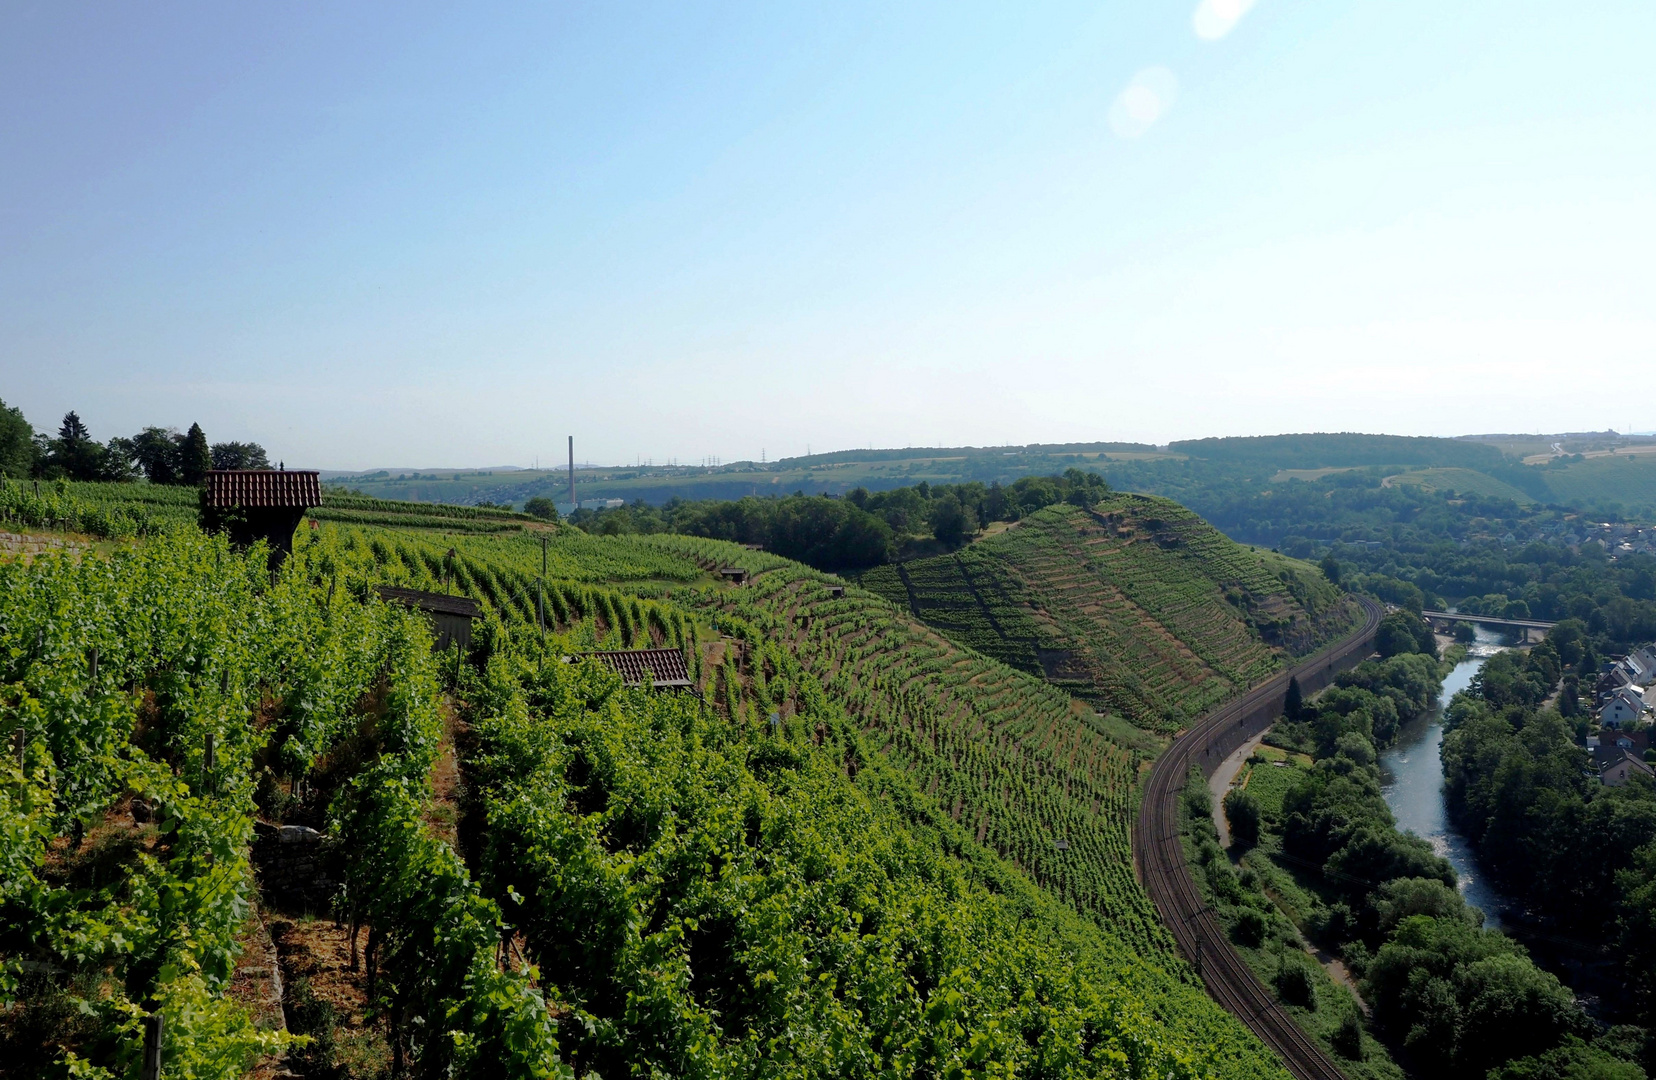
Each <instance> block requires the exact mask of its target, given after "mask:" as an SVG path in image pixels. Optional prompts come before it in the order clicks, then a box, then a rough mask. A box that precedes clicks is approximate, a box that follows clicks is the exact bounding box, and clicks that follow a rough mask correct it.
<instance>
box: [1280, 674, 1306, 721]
mask: <svg viewBox="0 0 1656 1080" xmlns="http://www.w3.org/2000/svg"><path fill="white" fill-rule="evenodd" d="M1304 711H1305V692H1304V691H1303V690H1301V689H1300V684H1299V679H1297V678H1293V677H1290V678H1289V680H1288V696H1287V697H1285V698H1284V699H1283V700H1282V715H1283V716H1286V717H1287V718H1288V719H1289V720H1291V721H1298V720H1299V718H1300V713H1302V712H1304Z"/></svg>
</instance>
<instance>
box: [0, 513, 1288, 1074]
mask: <svg viewBox="0 0 1656 1080" xmlns="http://www.w3.org/2000/svg"><path fill="white" fill-rule="evenodd" d="M59 494H62V493H59ZM31 497H32V493H31ZM364 509H365V510H366V509H369V508H364ZM373 512H374V513H379V512H384V511H380V510H377V509H374V510H373ZM319 516H320V515H319ZM313 520H315V519H313ZM543 542H544V544H543ZM105 546H109V545H105ZM113 548H114V550H113V551H112V552H107V553H106V552H105V551H104V550H103V548H102V547H100V549H99V550H98V551H95V552H90V553H86V554H83V555H80V556H78V557H71V556H67V555H63V556H58V555H45V556H40V557H37V558H36V559H34V560H33V561H32V562H23V561H18V562H12V563H7V564H4V565H0V658H4V660H5V663H6V664H7V669H6V670H5V671H4V673H3V678H4V682H3V684H0V695H3V696H0V710H3V711H0V726H3V727H4V732H3V733H4V734H5V735H6V736H7V737H8V739H9V741H8V743H7V746H8V747H11V748H12V749H13V750H14V751H18V752H16V753H13V754H12V755H11V756H10V757H8V759H7V764H6V765H5V766H4V767H0V772H3V776H0V800H3V801H0V817H3V819H4V822H3V824H4V832H3V836H4V839H5V843H6V850H5V852H4V867H5V878H4V879H3V881H0V889H3V890H4V892H3V893H0V904H3V909H0V910H3V918H0V926H3V927H4V938H3V940H0V958H3V965H4V966H3V967H0V976H3V978H4V983H3V984H0V993H3V994H4V996H5V999H6V1001H7V1002H8V1003H9V1005H10V1007H9V1008H8V1009H7V1010H6V1011H5V1012H4V1014H3V1015H0V1048H3V1049H4V1051H5V1054H6V1057H5V1060H6V1062H7V1064H5V1065H0V1073H7V1074H12V1073H16V1070H17V1069H18V1068H23V1069H24V1071H23V1072H22V1073H17V1074H18V1075H51V1074H52V1073H53V1072H57V1073H60V1074H64V1075H79V1076H94V1077H95V1076H105V1075H108V1076H123V1075H128V1074H131V1073H132V1071H133V1070H134V1069H135V1068H136V1062H137V1061H138V1058H139V1056H140V1054H141V1052H142V1047H143V1042H144V1038H145V1030H146V1023H147V1018H148V1017H151V1016H156V1015H159V1016H161V1017H163V1018H164V1020H165V1025H164V1026H165V1030H166V1032H167V1036H166V1040H165V1050H164V1053H165V1059H166V1063H167V1068H168V1072H167V1075H189V1076H225V1077H229V1076H240V1075H243V1074H244V1073H245V1072H246V1071H247V1070H249V1069H259V1068H263V1069H265V1070H266V1072H268V1071H269V1070H270V1069H272V1068H275V1067H277V1066H276V1065H275V1064H273V1063H277V1062H279V1063H281V1067H283V1068H290V1069H293V1070H295V1071H297V1072H299V1073H300V1074H301V1075H313V1076H340V1077H343V1076H370V1075H383V1074H386V1073H400V1074H404V1075H420V1076H425V1075H478V1076H481V1075H541V1076H555V1075H571V1074H582V1073H585V1072H587V1071H588V1070H594V1071H596V1072H598V1073H599V1074H600V1075H614V1074H617V1073H623V1072H647V1073H654V1074H658V1075H706V1076H724V1075H758V1074H760V1073H766V1074H769V1073H772V1072H776V1071H781V1072H786V1073H789V1074H796V1075H806V1074H810V1075H836V1076H838V1075H847V1074H851V1075H875V1074H879V1075H886V1074H891V1075H897V1074H905V1075H914V1074H920V1073H930V1074H944V1073H950V1074H956V1075H989V1074H990V1073H1010V1072H1021V1073H1025V1074H1030V1075H1050V1076H1087V1075H1175V1076H1177V1075H1191V1076H1198V1075H1204V1074H1212V1075H1223V1076H1279V1075H1280V1073H1279V1072H1278V1071H1277V1066H1275V1065H1274V1064H1273V1063H1272V1062H1271V1061H1270V1059H1269V1057H1268V1056H1267V1055H1266V1054H1265V1053H1264V1051H1263V1050H1262V1048H1261V1047H1259V1045H1258V1044H1257V1043H1256V1042H1255V1041H1254V1040H1253V1039H1252V1037H1251V1036H1250V1035H1248V1034H1247V1033H1246V1031H1245V1030H1244V1029H1242V1028H1241V1027H1240V1025H1238V1024H1236V1023H1235V1022H1234V1021H1233V1020H1232V1019H1231V1018H1229V1017H1228V1016H1226V1015H1225V1014H1224V1013H1223V1012H1222V1011H1221V1010H1219V1009H1218V1008H1217V1006H1215V1005H1214V1004H1213V1003H1212V1002H1210V1001H1209V1000H1208V999H1207V998H1206V996H1205V995H1204V994H1203V993H1202V991H1201V990H1200V986H1199V983H1198V982H1197V981H1196V980H1195V979H1194V978H1193V976H1192V974H1191V973H1190V972H1189V970H1188V969H1187V968H1186V967H1185V965H1184V964H1183V962H1182V961H1181V960H1180V959H1179V958H1178V957H1177V956H1176V954H1175V953H1174V952H1173V951H1172V949H1171V946H1170V943H1169V941H1168V939H1167V936H1166V933H1165V931H1164V930H1163V929H1162V928H1161V926H1160V924H1159V923H1158V921H1157V920H1156V917H1155V914H1154V912H1153V911H1152V909H1151V908H1150V905H1149V903H1148V901H1147V900H1146V898H1145V896H1144V894H1143V891H1142V890H1141V889H1140V887H1139V886H1138V884H1137V882H1136V881H1135V880H1134V877H1133V872H1132V861H1131V852H1130V849H1129V846H1128V840H1127V829H1128V825H1129V823H1130V821H1131V817H1132V814H1133V811H1134V807H1135V804H1136V800H1137V782H1138V781H1137V778H1138V775H1139V772H1140V769H1141V767H1142V765H1143V764H1144V762H1145V760H1146V759H1147V757H1148V756H1149V755H1150V754H1152V753H1153V752H1154V750H1155V749H1156V746H1157V743H1156V741H1155V740H1154V739H1152V738H1151V737H1149V736H1147V735H1145V734H1144V733H1142V732H1140V731H1138V730H1136V729H1134V728H1133V727H1131V726H1130V725H1127V724H1125V723H1123V722H1122V721H1121V720H1120V719H1119V718H1117V717H1113V716H1105V715H1101V714H1100V713H1098V712H1097V711H1095V710H1094V709H1093V708H1091V707H1090V706H1089V705H1087V704H1086V703H1084V702H1081V701H1078V700H1076V699H1074V698H1072V697H1070V695H1069V694H1067V693H1066V692H1064V690H1063V689H1061V688H1058V687H1054V686H1052V685H1049V684H1048V683H1046V682H1044V681H1043V680H1041V679H1039V678H1036V677H1034V676H1031V675H1029V674H1027V673H1025V672H1021V671H1018V670H1016V669H1015V668H1012V667H1009V666H1008V665H1006V664H1003V663H1001V662H999V661H998V660H995V659H992V658H990V657H988V656H985V655H983V654H981V653H979V652H976V651H973V650H971V649H968V648H963V647H961V646H960V645H958V644H956V643H955V642H953V641H951V640H950V639H949V638H948V637H946V636H944V635H943V634H940V633H938V632H936V631H935V630H933V629H931V628H930V627H928V626H926V625H925V624H924V623H922V622H919V621H917V620H915V619H914V618H912V616H911V615H910V614H909V612H907V611H906V610H904V609H903V608H901V607H898V606H894V605H893V604H891V603H889V602H888V601H886V600H884V599H882V598H881V597H879V596H877V595H875V594H873V593H871V592H868V591H866V590H864V589H861V588H859V587H857V586H856V585H849V586H847V585H846V583H844V582H841V581H839V580H838V579H835V578H832V577H830V576H829V575H825V574H822V573H820V572H817V571H814V570H810V569H808V568H805V567H803V566H800V565H799V564H796V563H792V562H789V561H788V560H785V559H781V558H778V557H776V556H774V555H769V554H766V553H764V552H758V551H752V550H748V549H744V548H742V547H740V546H737V545H734V544H726V543H722V542H718V541H710V540H701V539H695V538H689V537H677V536H654V537H647V536H633V537H592V536H587V535H585V534H583V533H581V532H580V531H579V530H575V529H571V528H567V527H562V528H555V529H552V528H549V529H542V530H537V531H533V532H530V531H517V530H512V531H508V532H498V531H492V532H478V531H475V530H474V529H469V528H467V526H466V524H465V523H458V527H456V528H454V529H449V528H443V529H441V530H438V529H435V528H421V527H417V526H415V527H407V528H396V529H387V528H384V527H383V526H380V525H379V524H377V523H375V522H373V521H372V520H371V519H362V520H356V521H351V522H336V521H331V520H319V521H316V524H315V525H309V524H307V525H304V526H302V527H301V528H300V530H299V532H298V535H297V536H296V540H295V553H294V555H293V556H292V557H290V558H289V559H288V560H287V562H286V564H285V565H284V566H283V568H282V569H281V571H280V573H279V574H275V575H272V574H270V573H269V572H268V571H267V570H266V564H265V561H264V555H263V553H262V551H258V550H255V551H253V552H250V553H239V552H237V551H235V550H233V549H231V548H229V547H227V546H225V545H224V543H223V541H222V540H221V539H217V538H210V537H206V536H204V535H202V534H201V533H199V532H198V531H196V530H194V529H193V528H190V527H187V526H183V525H174V524H167V523H161V524H157V525H156V526H155V527H154V528H153V530H152V534H151V535H149V536H148V537H147V538H142V539H139V540H136V541H122V542H118V543H116V544H114V545H113ZM543 562H544V565H545V568H546V575H545V578H544V579H542V578H541V568H542V565H543ZM730 566H741V567H744V568H746V569H747V570H748V571H749V572H750V574H751V578H750V580H748V581H747V582H746V583H743V584H732V583H731V582H729V581H727V580H724V579H722V578H721V576H720V575H719V574H718V571H719V569H721V568H724V567H730ZM385 584H390V585H403V586H411V587H414V588H422V589H428V590H432V591H438V592H455V593H464V594H466V595H469V596H472V597H474V598H476V599H478V600H479V601H481V602H482V603H483V605H484V607H485V611H486V615H485V618H484V620H483V621H482V622H481V623H479V624H478V626H477V628H476V630H475V632H474V634H473V637H472V642H471V645H470V646H469V647H468V648H467V649H466V650H465V651H464V652H463V653H456V652H455V651H454V650H450V651H449V652H448V653H446V654H443V653H437V652H434V651H432V647H431V637H430V631H429V629H428V626H427V624H426V622H425V620H424V619H423V618H421V617H419V616H418V615H416V614H413V613H411V612H408V611H406V610H404V609H402V608H398V607H393V606H387V605H386V604H384V603H382V602H381V600H380V599H379V596H378V594H377V593H376V592H375V589H374V587H375V586H377V585H385ZM543 626H544V629H542V627H543ZM643 647H658V648H674V649H679V650H682V651H683V653H684V654H685V656H686V658H687V660H688V666H689V669H690V671H691V674H692V680H693V689H692V692H691V693H688V694H675V695H653V694H649V693H647V692H644V691H642V690H636V689H628V688H625V687H623V686H621V685H620V681H619V679H618V678H617V677H616V676H615V675H613V674H612V673H610V672H609V671H608V670H607V669H605V668H603V667H601V666H600V665H598V664H595V663H581V662H566V661H570V660H573V661H578V660H579V658H580V657H581V656H582V655H583V654H585V653H589V652H592V651H595V650H603V649H629V648H643ZM19 748H20V750H19ZM296 830H298V831H299V832H302V833H304V834H305V835H309V836H311V837H312V838H313V839H314V840H315V841H316V843H317V844H318V845H320V846H319V847H318V849H317V850H318V851H319V852H320V853H321V854H319V855H318V856H317V866H316V868H315V869H314V873H315V874H316V875H317V881H318V886H317V891H314V892H313V894H311V895H309V896H308V899H306V900H305V901H304V902H302V903H296V902H294V901H292V900H291V898H290V897H288V896H287V895H286V894H285V893H283V892H281V891H280V890H277V889H275V888H274V887H273V886H270V885H269V882H268V881H267V880H266V875H267V873H268V869H269V868H268V866H267V864H266V863H265V862H263V861H261V860H262V859H263V858H264V856H263V855H260V854H259V853H260V852H261V851H265V850H266V848H262V847H261V844H266V843H267V841H270V842H273V841H271V840H270V838H272V837H274V836H277V835H281V836H286V835H287V834H288V833H291V832H295V831H296ZM261 838H263V839H261ZM272 938H274V945H271V944H270V942H271V939H272ZM261 949H263V950H264V952H263V953H262V954H261ZM307 950H308V951H307ZM329 950H332V951H331V952H330V951H329ZM276 953H280V967H281V970H282V972H283V973H284V978H285V979H286V980H287V986H286V989H285V998H284V999H283V1001H282V1007H281V1008H280V1009H278V1010H276V1011H275V1012H272V1011H271V1010H270V1009H269V1008H268V1007H266V1008H263V1009H261V1008H260V1007H259V1004H258V1002H256V1001H254V1000H253V999H252V998H251V997H250V996H249V995H248V994H247V993H246V992H245V987H246V984H247V983H248V980H249V973H250V972H257V971H258V970H259V964H260V963H261V962H262V961H261V960H260V956H261V955H268V956H274V955H276ZM330 957H331V958H332V959H330ZM296 958H297V959H296ZM347 958H348V959H347ZM299 960H302V961H303V963H298V961H299ZM23 1063H27V1064H26V1065H25V1064H23ZM261 1063H262V1064H261ZM485 1063H487V1064H485ZM502 1068H504V1069H505V1071H504V1073H503V1072H502V1071H501V1069H502ZM31 1070H32V1071H31Z"/></svg>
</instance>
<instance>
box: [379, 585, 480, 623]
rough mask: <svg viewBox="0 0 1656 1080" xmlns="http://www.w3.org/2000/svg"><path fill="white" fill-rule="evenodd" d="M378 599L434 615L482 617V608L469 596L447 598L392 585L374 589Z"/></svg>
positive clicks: (437, 594)
mask: <svg viewBox="0 0 1656 1080" xmlns="http://www.w3.org/2000/svg"><path fill="white" fill-rule="evenodd" d="M374 591H375V592H377V593H379V594H380V599H382V600H384V601H386V602H387V603H391V604H403V605H406V606H407V607H411V608H418V609H419V610H421V611H426V612H430V613H431V614H434V615H463V616H465V617H466V618H468V619H480V618H482V617H483V608H482V606H481V605H480V604H478V602H477V601H476V600H473V599H472V598H471V597H469V596H449V595H448V594H447V593H435V592H422V591H420V590H419V589H400V588H397V587H396V586H394V585H380V586H378V587H376V588H375V589H374Z"/></svg>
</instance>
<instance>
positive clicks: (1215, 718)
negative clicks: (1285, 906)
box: [1133, 597, 1384, 1080]
mask: <svg viewBox="0 0 1656 1080" xmlns="http://www.w3.org/2000/svg"><path fill="white" fill-rule="evenodd" d="M1356 599H1357V601H1358V603H1360V604H1361V605H1362V607H1363V625H1362V627H1361V628H1360V629H1358V630H1357V631H1355V632H1354V633H1352V634H1350V635H1348V636H1346V637H1345V638H1343V639H1341V640H1340V641H1338V642H1335V643H1334V644H1333V645H1330V646H1328V647H1327V648H1325V649H1323V650H1322V651H1321V652H1319V653H1317V654H1316V655H1314V656H1312V657H1311V658H1310V659H1307V660H1304V661H1302V662H1301V663H1299V664H1297V665H1296V666H1294V667H1293V668H1291V669H1289V670H1288V671H1284V672H1281V673H1280V674H1278V675H1276V676H1275V677H1273V678H1272V679H1270V680H1269V681H1268V682H1265V683H1262V684H1260V685H1259V686H1256V687H1254V688H1253V689H1252V690H1250V691H1248V692H1247V693H1246V694H1244V695H1243V696H1242V697H1240V698H1237V699H1236V700H1234V701H1231V702H1229V703H1227V704H1225V705H1221V706H1220V707H1219V708H1217V709H1214V710H1213V711H1212V712H1210V713H1208V714H1207V715H1206V716H1204V717H1202V719H1200V720H1199V721H1197V722H1196V723H1195V724H1194V725H1192V726H1191V727H1190V729H1189V730H1188V731H1186V732H1185V733H1184V734H1183V735H1181V736H1180V737H1179V738H1178V739H1176V740H1175V741H1174V743H1173V745H1172V746H1170V747H1168V748H1167V751H1166V752H1165V753H1163V754H1162V755H1161V757H1159V758H1158V759H1157V760H1156V764H1155V766H1154V767H1153V768H1152V769H1151V771H1150V780H1149V782H1148V784H1146V786H1145V792H1144V802H1143V804H1142V805H1141V806H1140V807H1139V814H1138V820H1136V821H1135V822H1134V823H1133V856H1134V860H1135V862H1136V863H1137V865H1138V871H1139V880H1140V881H1142V882H1143V883H1144V888H1145V891H1146V892H1148V893H1149V894H1150V899H1151V901H1152V902H1153V903H1154V904H1155V905H1156V910H1157V912H1159V913H1160V914H1161V917H1162V921H1163V922H1164V923H1166V924H1167V928H1168V929H1169V930H1170V931H1172V933H1173V937H1174V939H1175V940H1176V941H1177V942H1178V943H1179V949H1180V950H1181V951H1182V952H1183V953H1184V955H1185V959H1187V960H1189V961H1190V962H1191V964H1192V965H1193V966H1194V967H1195V968H1196V972H1197V974H1199V975H1200V976H1201V977H1202V982H1203V983H1204V984H1206V986H1207V991H1208V994H1209V995H1210V996H1212V998H1213V999H1214V1000H1215V1001H1217V1002H1218V1003H1219V1004H1220V1005H1222V1006H1223V1007H1224V1008H1225V1010H1226V1011H1228V1012H1229V1013H1230V1014H1231V1015H1232V1016H1235V1017H1236V1018H1237V1019H1238V1020H1240V1021H1242V1022H1243V1023H1244V1024H1246V1025H1248V1027H1249V1029H1251V1030H1252V1031H1253V1033H1254V1034H1255V1035H1257V1036H1259V1038H1260V1040H1261V1041H1262V1042H1264V1043H1265V1045H1267V1046H1269V1047H1270V1048H1271V1049H1272V1050H1275V1051H1276V1052H1277V1055H1278V1056H1279V1057H1281V1058H1282V1060H1283V1062H1284V1063H1285V1064H1286V1065H1287V1066H1288V1071H1289V1072H1291V1073H1293V1074H1294V1076H1295V1077H1296V1078H1297V1080H1344V1074H1342V1073H1341V1072H1340V1069H1339V1066H1337V1065H1336V1064H1335V1063H1334V1061H1333V1059H1332V1058H1330V1057H1329V1056H1328V1055H1327V1054H1326V1053H1324V1052H1323V1049H1322V1047H1320V1046H1319V1045H1317V1042H1316V1040H1315V1039H1313V1038H1312V1037H1311V1036H1309V1035H1307V1034H1306V1033H1305V1032H1304V1031H1303V1030H1301V1028H1300V1026H1299V1025H1298V1024H1296V1023H1294V1019H1293V1017H1291V1016H1289V1015H1288V1013H1287V1012H1286V1011H1285V1010H1284V1009H1283V1008H1282V1006H1280V1005H1278V1004H1277V1002H1276V999H1275V998H1273V997H1272V996H1271V993H1270V991H1269V990H1267V989H1266V988H1265V985H1264V984H1263V983H1261V982H1260V981H1259V978H1258V977H1257V976H1255V975H1254V973H1253V970H1252V969H1251V968H1249V967H1248V965H1247V964H1246V963H1245V962H1243V960H1242V957H1241V956H1239V955H1237V953H1236V950H1235V949H1233V948H1231V943H1230V940H1229V938H1227V937H1226V935H1225V929H1224V927H1223V926H1222V925H1220V922H1219V919H1218V917H1217V916H1216V915H1215V914H1214V911H1213V909H1212V908H1211V907H1209V906H1208V905H1207V903H1206V901H1204V900H1203V899H1202V895H1201V893H1200V892H1198V891H1197V888H1196V882H1195V881H1194V880H1193V879H1192V878H1191V876H1190V867H1189V866H1188V865H1187V864H1186V862H1185V854H1184V843H1183V841H1182V840H1181V838H1180V835H1179V794H1180V793H1181V792H1182V791H1183V790H1184V786H1185V780H1186V777H1188V776H1189V774H1190V767H1191V766H1192V765H1199V766H1200V767H1201V769H1202V773H1203V775H1212V773H1213V770H1214V769H1216V768H1217V767H1218V766H1219V764H1220V763H1221V762H1223V761H1224V760H1225V758H1226V757H1228V756H1229V755H1230V754H1231V752H1232V751H1234V750H1235V749H1236V748H1237V747H1239V746H1241V745H1242V744H1243V743H1244V742H1245V741H1247V740H1248V739H1250V738H1252V737H1253V736H1254V735H1256V734H1258V733H1259V732H1260V731H1263V730H1264V729H1265V728H1267V727H1269V726H1270V725H1271V723H1272V722H1273V721H1275V720H1276V718H1277V717H1278V716H1280V715H1281V713H1282V702H1283V698H1284V697H1285V696H1286V695H1287V692H1288V680H1289V678H1290V677H1297V678H1298V679H1299V681H1300V687H1301V689H1303V690H1304V691H1305V692H1306V693H1310V692H1312V691H1314V690H1320V689H1322V688H1323V687H1324V686H1327V685H1328V684H1329V683H1330V682H1332V681H1333V679H1334V676H1335V675H1336V674H1338V673H1339V672H1341V671H1344V670H1345V669H1347V668H1350V667H1355V666H1356V665H1357V664H1359V663H1361V662H1362V660H1363V659H1364V658H1365V657H1367V656H1368V655H1369V653H1370V652H1372V651H1373V648H1374V634H1375V630H1376V629H1377V628H1378V627H1379V625H1380V618H1381V616H1382V614H1384V613H1383V612H1382V610H1381V608H1380V605H1378V604H1376V603H1375V602H1374V601H1372V600H1369V599H1367V598H1366V597H1357V598H1356Z"/></svg>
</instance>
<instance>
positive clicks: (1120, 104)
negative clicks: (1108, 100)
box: [1110, 67, 1179, 139]
mask: <svg viewBox="0 0 1656 1080" xmlns="http://www.w3.org/2000/svg"><path fill="white" fill-rule="evenodd" d="M1178 96H1179V80H1178V79H1176V78H1174V76H1173V73H1172V72H1171V71H1168V70H1167V69H1166V68H1164V67H1150V68H1145V69H1144V70H1143V71H1141V72H1139V73H1138V74H1137V75H1134V76H1133V77H1132V78H1131V79H1130V80H1128V82H1127V85H1126V86H1125V87H1124V88H1123V89H1122V91H1121V93H1119V94H1117V95H1116V98H1115V101H1114V102H1113V103H1112V104H1111V105H1110V130H1111V131H1114V132H1115V133H1116V134H1117V135H1119V136H1121V137H1122V138H1123V139H1136V138H1138V137H1139V136H1140V135H1143V134H1144V133H1145V132H1146V131H1149V130H1150V127H1151V125H1153V124H1154V123H1155V122H1156V121H1157V120H1160V119H1161V118H1162V117H1163V116H1166V115H1167V110H1168V109H1171V108H1172V107H1173V99H1174V98H1176V97H1178Z"/></svg>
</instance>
